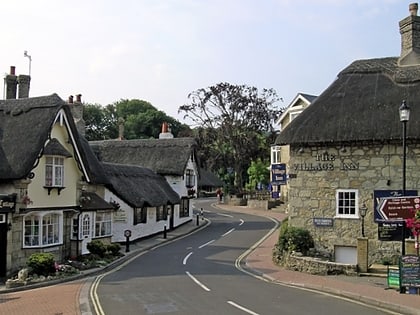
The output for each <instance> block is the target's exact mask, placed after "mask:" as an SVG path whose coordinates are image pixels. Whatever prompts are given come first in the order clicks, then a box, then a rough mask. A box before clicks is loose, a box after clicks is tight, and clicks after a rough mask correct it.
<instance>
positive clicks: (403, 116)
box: [399, 100, 410, 255]
mask: <svg viewBox="0 0 420 315" xmlns="http://www.w3.org/2000/svg"><path fill="white" fill-rule="evenodd" d="M399 112H400V121H401V122H402V125H403V135H402V146H403V178H402V188H403V196H405V191H406V186H405V183H406V179H405V174H406V168H407V167H406V163H407V143H406V138H407V122H408V120H409V119H410V107H408V105H407V103H406V101H405V100H403V101H402V104H401V106H400V108H399ZM401 254H402V255H405V220H403V226H402V240H401Z"/></svg>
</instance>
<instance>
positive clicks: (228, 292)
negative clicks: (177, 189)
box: [92, 202, 386, 315]
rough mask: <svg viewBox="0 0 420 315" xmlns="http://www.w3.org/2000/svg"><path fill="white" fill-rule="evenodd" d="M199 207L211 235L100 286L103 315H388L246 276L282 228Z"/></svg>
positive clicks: (178, 244)
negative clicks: (263, 243) (255, 252)
mask: <svg viewBox="0 0 420 315" xmlns="http://www.w3.org/2000/svg"><path fill="white" fill-rule="evenodd" d="M197 206H198V207H203V209H204V214H205V217H206V218H207V219H208V220H210V221H211V224H210V225H209V226H208V227H207V228H205V229H203V230H200V231H199V232H197V233H195V234H192V235H190V236H188V237H185V238H182V239H179V240H177V241H175V242H167V243H164V244H165V245H164V246H160V247H157V248H154V249H153V250H150V251H148V252H145V253H143V254H142V255H140V256H138V257H136V258H135V259H133V260H131V261H130V262H129V263H127V264H125V265H122V266H120V267H119V268H118V269H117V270H115V271H113V272H110V273H107V274H104V275H101V276H99V277H98V278H97V279H96V280H95V284H94V286H93V287H92V296H93V297H94V298H95V302H96V304H97V305H99V313H100V315H102V314H107V315H113V314H115V315H117V314H118V315H120V314H125V315H129V314H136V315H140V314H183V315H189V314H194V315H196V314H254V315H257V314H258V315H259V314H261V315H262V314H285V315H287V314H293V315H296V314H300V315H303V314H311V315H318V314H319V315H321V314H322V315H324V314H340V315H350V314H351V315H353V314H364V315H374V314H386V313H384V312H381V311H378V310H376V309H371V308H369V307H367V306H365V305H361V304H357V303H354V302H352V301H348V300H345V299H340V298H337V297H333V296H330V295H327V294H321V293H314V292H312V291H306V290H302V289H296V288H292V287H287V286H283V285H279V284H275V283H270V282H266V281H262V280H261V279H259V278H258V277H254V276H252V275H250V274H249V273H245V272H243V271H242V268H241V261H240V258H241V257H243V254H244V253H245V252H246V251H247V250H248V249H249V248H250V247H251V246H252V245H254V244H255V243H256V242H258V241H259V240H260V239H261V238H263V237H264V236H265V235H266V234H267V233H268V232H269V231H270V230H271V229H273V228H275V227H276V223H275V222H274V221H271V220H270V219H268V218H265V217H259V216H253V215H247V214H241V213H229V212H224V211H221V210H220V209H215V208H212V207H211V205H210V203H206V202H203V203H201V204H199V205H196V207H197Z"/></svg>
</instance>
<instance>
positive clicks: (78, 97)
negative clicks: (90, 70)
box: [76, 94, 82, 103]
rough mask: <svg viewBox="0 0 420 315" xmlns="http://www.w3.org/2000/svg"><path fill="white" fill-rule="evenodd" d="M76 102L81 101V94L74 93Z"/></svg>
mask: <svg viewBox="0 0 420 315" xmlns="http://www.w3.org/2000/svg"><path fill="white" fill-rule="evenodd" d="M76 102H78V103H81V102H82V94H77V95H76Z"/></svg>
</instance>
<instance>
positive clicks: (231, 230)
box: [222, 228, 235, 236]
mask: <svg viewBox="0 0 420 315" xmlns="http://www.w3.org/2000/svg"><path fill="white" fill-rule="evenodd" d="M233 231H235V229H234V228H233V229H230V230H229V231H227V232H226V233H225V234H222V236H226V235H228V234H230V233H232V232H233Z"/></svg>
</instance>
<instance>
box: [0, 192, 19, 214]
mask: <svg viewBox="0 0 420 315" xmlns="http://www.w3.org/2000/svg"><path fill="white" fill-rule="evenodd" d="M15 207H16V194H10V195H0V211H3V212H4V211H7V212H11V211H14V210H15Z"/></svg>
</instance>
